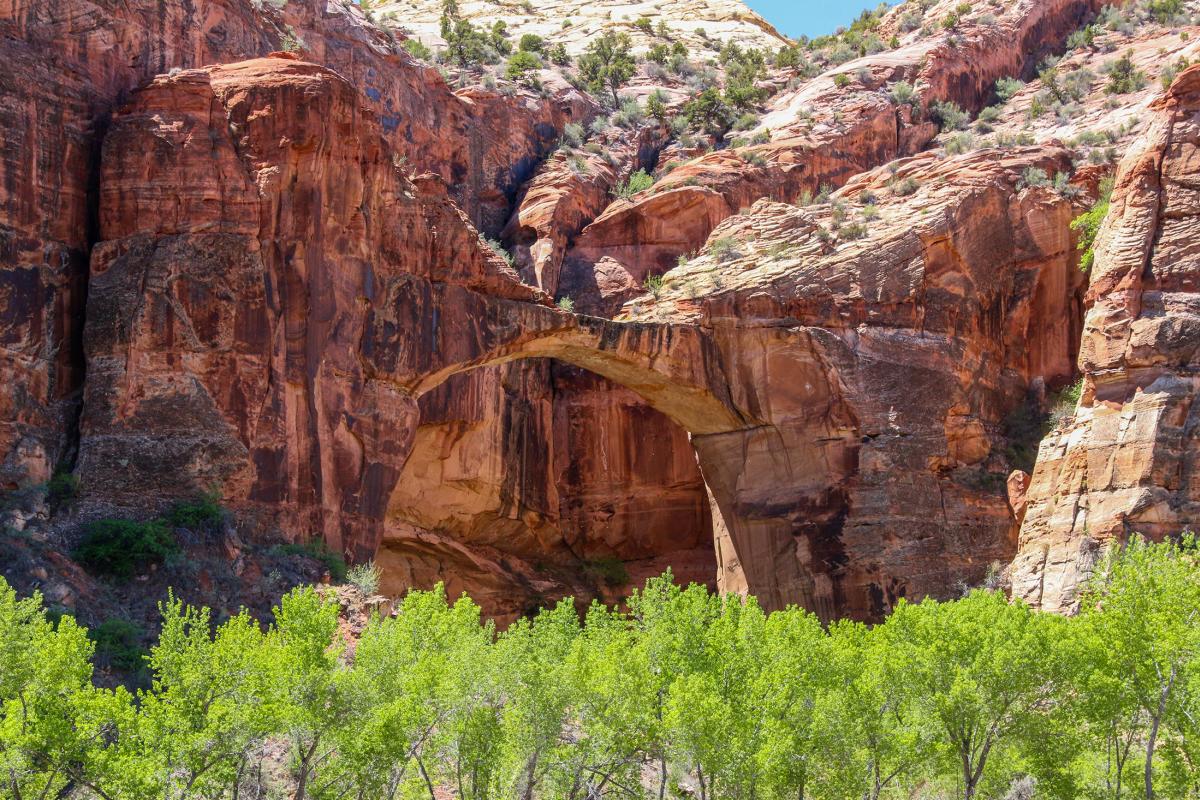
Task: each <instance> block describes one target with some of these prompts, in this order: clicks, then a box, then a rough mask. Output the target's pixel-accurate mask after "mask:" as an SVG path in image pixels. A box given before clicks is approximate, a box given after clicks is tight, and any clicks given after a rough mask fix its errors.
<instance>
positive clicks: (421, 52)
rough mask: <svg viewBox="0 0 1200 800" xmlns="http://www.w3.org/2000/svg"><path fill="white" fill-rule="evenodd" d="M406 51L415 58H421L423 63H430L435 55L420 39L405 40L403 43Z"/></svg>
mask: <svg viewBox="0 0 1200 800" xmlns="http://www.w3.org/2000/svg"><path fill="white" fill-rule="evenodd" d="M402 45H403V47H404V49H405V50H407V51H408V54H409V55H411V56H412V57H413V58H419V59H421V60H422V61H428V60H429V59H430V58H432V57H433V53H432V52H431V51H430V50H429V48H428V47H426V46H425V45H423V44H422V43H421V41H420V40H419V39H405V40H404V42H403V43H402Z"/></svg>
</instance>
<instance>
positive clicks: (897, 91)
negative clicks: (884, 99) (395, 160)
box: [888, 81, 917, 106]
mask: <svg viewBox="0 0 1200 800" xmlns="http://www.w3.org/2000/svg"><path fill="white" fill-rule="evenodd" d="M888 94H889V95H890V96H891V98H892V102H893V103H895V104H896V105H898V106H902V105H905V104H908V105H912V104H914V103H915V101H916V99H917V92H916V90H915V89H914V88H913V85H912V84H911V83H908V82H907V81H896V82H895V83H893V84H892V86H891V88H890V89H889V91H888Z"/></svg>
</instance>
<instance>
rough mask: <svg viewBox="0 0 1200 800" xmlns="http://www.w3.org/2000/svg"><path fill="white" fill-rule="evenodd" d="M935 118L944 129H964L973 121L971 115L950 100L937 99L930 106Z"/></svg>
mask: <svg viewBox="0 0 1200 800" xmlns="http://www.w3.org/2000/svg"><path fill="white" fill-rule="evenodd" d="M930 111H931V112H932V113H933V118H934V119H935V120H937V122H938V124H940V125H941V126H942V130H943V131H957V130H962V129H963V128H965V127H966V126H967V123H968V122H970V121H971V116H970V115H969V114H968V113H967V112H965V111H963V110H962V109H961V108H959V107H958V104H957V103H953V102H950V101H946V102H942V101H937V102H935V103H933V105H932V106H930Z"/></svg>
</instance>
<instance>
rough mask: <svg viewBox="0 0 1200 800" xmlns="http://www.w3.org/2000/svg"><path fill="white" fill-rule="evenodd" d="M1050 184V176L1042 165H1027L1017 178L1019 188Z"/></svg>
mask: <svg viewBox="0 0 1200 800" xmlns="http://www.w3.org/2000/svg"><path fill="white" fill-rule="evenodd" d="M1049 185H1050V176H1049V175H1047V174H1046V170H1044V169H1042V168H1041V167H1026V168H1025V169H1024V170H1023V171H1022V172H1021V177H1020V178H1018V179H1017V189H1028V188H1030V187H1044V186H1049Z"/></svg>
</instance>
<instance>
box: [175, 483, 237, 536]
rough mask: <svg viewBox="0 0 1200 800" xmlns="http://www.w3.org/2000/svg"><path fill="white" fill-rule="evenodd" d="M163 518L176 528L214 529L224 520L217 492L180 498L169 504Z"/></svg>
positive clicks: (223, 512)
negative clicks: (185, 498) (186, 498)
mask: <svg viewBox="0 0 1200 800" xmlns="http://www.w3.org/2000/svg"><path fill="white" fill-rule="evenodd" d="M163 519H164V520H166V522H168V523H170V524H171V525H173V526H175V527H176V528H188V529H189V530H205V529H215V528H217V527H219V526H220V525H221V523H222V522H224V521H225V509H223V508H222V507H221V495H220V493H219V492H216V491H212V492H205V493H204V494H201V495H200V496H198V497H197V498H196V499H194V500H181V501H179V502H177V503H175V504H174V505H173V506H171V510H170V511H168V512H167V513H166V514H165V515H163Z"/></svg>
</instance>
